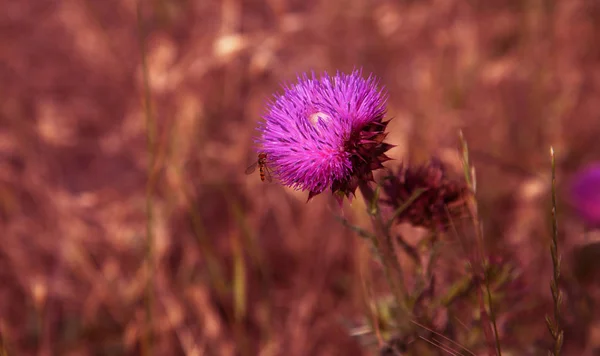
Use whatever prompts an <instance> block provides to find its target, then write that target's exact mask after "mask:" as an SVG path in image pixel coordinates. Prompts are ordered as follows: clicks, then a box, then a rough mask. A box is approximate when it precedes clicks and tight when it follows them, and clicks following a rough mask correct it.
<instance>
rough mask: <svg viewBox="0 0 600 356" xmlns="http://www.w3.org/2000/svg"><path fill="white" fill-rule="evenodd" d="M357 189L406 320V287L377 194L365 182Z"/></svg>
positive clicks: (375, 242)
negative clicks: (363, 200)
mask: <svg viewBox="0 0 600 356" xmlns="http://www.w3.org/2000/svg"><path fill="white" fill-rule="evenodd" d="M359 189H360V191H361V193H362V195H363V198H364V199H365V203H366V204H367V206H368V207H369V212H370V213H369V216H370V217H371V222H372V224H373V228H374V229H375V236H374V237H373V238H372V242H373V245H374V247H375V251H376V253H377V254H378V257H379V258H380V260H381V262H382V264H383V269H384V273H385V276H386V279H387V282H388V284H389V286H390V289H391V291H392V294H393V295H394V298H395V299H396V303H397V305H398V307H399V309H400V310H399V311H400V313H401V314H402V315H400V317H401V318H402V319H404V320H408V319H407V318H405V317H407V316H408V310H407V305H406V299H405V297H406V287H405V285H404V275H403V273H402V266H401V265H400V262H399V261H398V258H397V257H396V253H395V251H396V249H395V246H394V242H393V240H392V235H391V234H390V231H389V229H387V228H386V226H385V224H384V222H383V220H382V219H381V216H380V212H379V209H377V206H376V204H377V194H376V192H375V191H374V190H373V188H372V187H371V186H370V185H369V183H367V182H361V183H359ZM402 324H403V323H402V322H401V323H400V325H402ZM401 328H402V326H401Z"/></svg>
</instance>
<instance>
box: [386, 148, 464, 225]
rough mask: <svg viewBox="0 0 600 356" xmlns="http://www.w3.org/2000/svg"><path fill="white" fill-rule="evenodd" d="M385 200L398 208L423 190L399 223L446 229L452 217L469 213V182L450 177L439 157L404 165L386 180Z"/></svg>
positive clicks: (407, 208)
mask: <svg viewBox="0 0 600 356" xmlns="http://www.w3.org/2000/svg"><path fill="white" fill-rule="evenodd" d="M382 188H383V191H384V193H385V194H384V197H382V203H384V204H386V205H388V206H389V207H391V208H393V209H394V210H396V209H399V208H400V207H402V206H403V205H404V203H405V202H406V201H408V200H409V199H411V197H413V195H414V194H415V193H416V192H417V191H419V190H421V191H422V193H421V194H420V195H418V196H417V198H416V199H415V200H414V201H413V202H412V203H411V204H410V205H409V206H408V207H406V209H404V210H403V211H402V212H400V214H398V216H397V222H398V223H410V224H411V225H413V226H419V227H424V228H427V229H431V230H438V231H445V230H446V229H447V228H448V227H449V226H451V225H450V223H451V221H452V220H453V219H456V218H463V217H464V216H465V215H466V211H467V210H466V204H465V196H466V194H468V192H469V189H468V187H467V186H466V184H465V183H463V182H461V181H458V180H453V179H450V178H449V177H448V176H447V173H446V169H445V168H444V166H443V164H442V163H441V161H440V160H439V159H437V158H433V159H431V160H430V161H429V162H427V163H425V164H423V165H420V166H410V165H402V166H400V168H399V169H398V171H397V172H396V173H393V174H391V175H389V176H388V177H386V180H385V181H384V183H383V186H382Z"/></svg>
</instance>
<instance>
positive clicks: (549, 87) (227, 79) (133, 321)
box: [0, 0, 600, 356]
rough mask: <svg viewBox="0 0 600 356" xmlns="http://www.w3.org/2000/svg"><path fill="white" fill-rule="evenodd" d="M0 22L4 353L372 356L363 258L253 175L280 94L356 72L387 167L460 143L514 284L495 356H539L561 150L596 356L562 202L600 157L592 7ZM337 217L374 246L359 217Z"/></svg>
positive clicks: (574, 285) (141, 11)
mask: <svg viewBox="0 0 600 356" xmlns="http://www.w3.org/2000/svg"><path fill="white" fill-rule="evenodd" d="M0 6H1V8H2V11H1V12H0V29H1V30H0V36H1V38H2V40H1V41H0V46H1V50H0V83H1V85H0V228H1V229H0V346H1V347H0V354H1V353H2V352H5V355H11V356H12V355H137V354H147V355H150V354H156V355H368V354H376V353H374V352H375V351H373V350H376V348H368V347H363V346H361V341H360V340H359V339H357V338H355V337H352V336H350V335H349V332H348V330H347V328H346V327H345V321H357V320H360V319H361V316H362V315H364V310H365V297H364V295H363V294H364V293H363V292H362V287H361V282H360V281H361V277H360V274H361V267H360V266H361V265H362V264H363V262H362V261H364V260H365V256H366V254H367V253H368V248H367V247H366V245H365V244H364V243H363V241H362V240H360V239H359V238H358V237H357V236H356V235H355V234H353V233H352V232H351V231H350V230H348V229H347V228H344V227H343V226H342V224H340V223H339V221H337V220H336V218H335V215H336V212H335V210H334V209H333V207H334V206H335V205H334V204H332V202H331V197H330V196H329V195H328V194H322V195H320V196H318V197H316V198H314V199H313V200H311V202H310V203H308V204H307V203H306V194H305V193H301V192H294V191H291V190H289V189H286V188H284V187H281V186H279V185H277V184H276V183H272V184H268V183H263V182H261V180H260V178H259V175H258V173H257V172H255V174H253V175H249V176H248V175H245V174H244V171H245V169H246V167H248V166H249V165H250V164H252V163H253V162H255V161H256V159H257V153H256V148H255V147H254V144H253V138H254V137H255V136H256V134H257V132H256V129H255V127H256V125H257V122H258V120H259V119H260V116H261V114H262V113H263V112H264V110H265V103H266V102H267V101H268V100H269V99H271V98H272V96H273V94H274V93H277V92H279V90H280V84H281V83H288V82H292V81H294V80H295V78H296V76H297V75H299V74H302V73H304V72H309V71H312V70H314V71H315V72H317V73H321V72H323V71H328V72H329V73H334V72H335V71H337V70H340V71H345V72H349V71H351V70H352V69H354V68H363V71H364V73H365V75H367V74H369V73H373V74H374V75H375V76H377V77H379V78H381V84H382V85H383V86H385V88H386V89H387V91H388V93H389V97H390V99H389V108H388V117H389V118H393V121H392V123H391V124H390V125H389V126H388V127H389V131H390V135H389V136H388V142H390V143H392V144H395V145H397V147H395V148H394V149H393V150H392V151H390V156H392V157H393V158H394V159H395V161H391V162H388V164H387V165H388V167H396V166H398V165H399V164H400V162H403V161H410V162H422V161H424V160H426V159H428V158H429V157H430V156H432V155H436V156H439V157H441V158H442V159H443V160H444V161H445V162H447V163H448V164H450V165H457V162H458V154H457V149H456V147H457V137H458V130H459V129H461V130H463V132H464V135H465V137H466V139H467V141H468V143H469V147H470V149H471V156H472V160H473V162H474V165H475V167H476V170H477V189H478V201H479V209H480V214H481V219H482V221H483V226H484V234H485V237H486V241H487V248H488V251H489V253H490V254H491V255H494V256H500V257H499V258H501V259H502V260H506V261H511V264H512V266H513V269H512V271H513V272H512V277H511V278H512V281H513V282H512V284H510V285H508V286H507V287H506V290H505V291H504V292H502V294H501V295H500V296H498V298H500V299H498V300H499V302H498V315H499V318H498V325H499V333H500V336H501V338H502V343H503V345H504V348H505V354H506V355H508V354H511V355H545V354H546V351H545V350H546V349H547V348H548V347H549V345H551V342H552V340H551V338H550V335H549V334H548V331H547V329H546V326H545V325H544V324H545V322H544V315H545V314H546V313H549V314H551V313H552V304H551V301H552V299H551V294H550V290H549V281H550V278H551V273H552V272H551V271H552V269H551V259H550V253H549V248H548V246H549V241H550V236H551V235H550V234H551V223H550V205H549V199H550V158H549V148H550V146H551V145H552V146H554V148H555V151H556V154H557V175H558V187H559V192H558V193H559V227H560V241H561V252H562V254H563V278H564V284H565V286H564V288H565V302H564V303H563V307H564V320H563V326H564V328H565V346H564V353H563V354H566V355H599V354H600V353H598V352H599V351H598V350H600V349H599V348H600V312H599V310H598V307H599V306H598V302H599V301H600V299H598V298H599V296H600V293H599V289H600V288H598V287H599V286H598V281H599V280H600V276H599V274H598V272H597V271H598V267H597V262H596V261H597V260H598V257H599V254H600V253H599V251H598V248H595V251H594V250H593V249H592V248H591V247H590V246H592V247H593V246H597V245H592V243H593V242H594V241H599V240H598V239H596V240H594V234H593V233H589V232H588V233H585V231H584V225H583V223H582V222H581V221H580V220H579V219H578V218H577V216H576V215H575V214H574V213H573V212H572V211H571V209H570V207H569V204H568V196H567V195H566V193H567V184H568V182H569V179H570V178H571V176H572V175H573V173H574V172H576V170H578V169H579V168H581V167H583V166H584V165H586V164H588V163H590V162H592V161H594V160H598V159H600V140H598V137H599V135H600V125H599V123H600V101H599V100H598V98H600V2H598V1H595V0H570V1H554V0H527V1H516V0H486V1H482V0H469V1H459V0H404V1H400V0H398V1H386V0H372V1H369V0H349V1H341V2H338V1H326V0H302V1H299V0H290V1H286V0H268V1H257V0H223V1H211V0H202V1H194V0H146V1H140V6H139V8H138V4H137V3H136V1H133V0H121V1H115V0H105V1H92V0H62V1H51V0H36V1H10V0H2V1H0ZM145 66H146V69H145ZM144 73H147V75H146V76H145V75H144ZM144 78H146V79H147V84H144V83H145V81H144ZM146 96H147V97H149V98H150V100H149V101H147V100H145V98H146ZM146 104H149V107H146V106H145V105H146ZM148 128H150V129H148ZM345 210H346V217H347V218H349V219H351V220H352V221H353V223H356V224H359V225H364V226H366V227H368V218H367V217H366V216H365V213H364V210H365V209H364V204H362V202H361V201H360V199H357V200H356V201H354V202H353V204H352V205H349V204H346V206H345ZM450 246H451V247H452V245H450ZM449 251H451V252H452V251H454V250H452V249H449ZM456 251H457V252H456V253H460V251H458V250H456ZM582 251H584V252H585V253H583V254H582ZM578 253H579V254H578ZM574 256H587V257H585V258H583V257H577V258H575V257H574ZM594 263H596V266H594ZM444 268H450V269H452V268H454V269H456V271H454V272H455V274H457V275H460V273H463V274H464V270H463V269H461V268H459V267H457V266H454V267H452V266H446V267H444ZM461 271H463V272H461ZM446 272H448V271H446V270H444V273H446ZM149 276H151V277H152V278H148V277H149ZM380 279H381V278H380V277H376V276H375V277H372V281H373V283H374V284H375V285H377V284H378V283H379V284H382V283H381V280H380ZM502 298H505V299H502ZM148 315H150V318H149V319H148ZM447 324H448V325H453V326H454V327H455V328H457V329H460V330H462V331H461V333H462V334H465V333H466V332H465V330H466V331H469V330H470V329H471V328H473V329H474V328H475V327H474V326H472V325H463V324H461V321H460V320H457V319H453V318H449V320H448V321H447ZM148 325H151V326H152V327H151V328H148ZM445 330H449V329H448V328H446V329H445ZM448 333H449V332H448ZM448 333H445V334H446V335H447V334H448ZM450 334H451V333H450ZM149 335H150V336H149ZM448 336H449V337H451V338H457V337H458V336H456V335H452V334H451V335H448ZM469 340H470V339H468V338H463V339H461V340H460V342H461V343H463V344H468V345H470V348H471V349H472V350H473V352H475V353H477V354H479V353H478V352H477V351H476V350H478V348H477V345H478V344H477V342H475V341H473V342H471V341H469ZM594 350H596V351H594ZM439 354H444V353H443V352H442V351H441V350H440V353H439Z"/></svg>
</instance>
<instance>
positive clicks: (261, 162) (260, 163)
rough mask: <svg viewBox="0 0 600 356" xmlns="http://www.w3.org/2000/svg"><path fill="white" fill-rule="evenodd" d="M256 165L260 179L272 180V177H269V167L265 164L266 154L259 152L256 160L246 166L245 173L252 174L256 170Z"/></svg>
mask: <svg viewBox="0 0 600 356" xmlns="http://www.w3.org/2000/svg"><path fill="white" fill-rule="evenodd" d="M256 167H259V170H258V171H259V172H260V180H261V181H263V182H264V181H267V182H272V181H273V178H272V177H271V169H269V167H268V166H267V154H266V153H264V152H261V153H259V154H258V160H257V161H256V162H254V163H252V164H251V165H250V166H249V167H248V168H246V174H252V173H254V171H255V170H256Z"/></svg>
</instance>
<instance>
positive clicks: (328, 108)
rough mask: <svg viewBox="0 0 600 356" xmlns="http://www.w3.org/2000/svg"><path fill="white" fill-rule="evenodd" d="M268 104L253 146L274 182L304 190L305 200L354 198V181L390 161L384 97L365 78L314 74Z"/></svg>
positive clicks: (370, 175) (369, 176) (368, 178)
mask: <svg viewBox="0 0 600 356" xmlns="http://www.w3.org/2000/svg"><path fill="white" fill-rule="evenodd" d="M284 89H285V90H284V93H283V94H282V95H280V96H277V97H276V98H275V100H274V101H273V102H271V103H269V106H268V111H267V113H266V114H265V115H264V117H263V118H264V122H262V123H261V125H260V127H259V130H260V132H261V136H260V138H259V139H258V140H257V143H258V144H259V145H260V146H262V147H261V150H262V152H264V153H266V155H267V158H268V164H269V166H270V168H271V169H272V170H273V173H274V175H275V176H276V178H278V179H279V181H280V182H281V183H282V184H284V185H286V186H289V187H291V188H294V189H297V190H302V191H306V190H308V191H309V195H308V199H309V200H310V198H312V197H313V196H315V195H317V194H320V193H322V192H323V191H324V190H326V189H330V190H331V191H332V193H333V194H334V196H335V197H336V198H337V199H338V201H340V202H341V201H342V199H343V197H344V196H346V197H348V198H351V195H354V192H355V191H356V188H357V187H358V183H359V182H360V181H361V180H362V181H372V180H373V173H372V171H373V170H376V169H379V168H382V167H383V165H382V163H383V162H385V161H387V160H389V158H388V157H387V156H386V155H385V152H386V151H387V150H389V149H390V148H392V147H393V146H392V145H390V144H387V143H384V142H383V140H384V139H385V137H386V135H387V134H386V133H385V129H386V126H387V124H388V122H389V121H383V118H384V115H385V112H386V110H385V104H386V100H387V97H386V95H385V94H384V93H383V92H382V91H381V90H379V89H378V88H377V82H376V80H375V79H374V78H373V77H372V76H370V77H368V78H367V79H364V78H362V76H361V71H354V72H352V73H351V74H349V75H348V74H342V73H337V74H336V76H334V77H330V76H329V75H327V73H325V74H324V75H322V76H321V77H320V78H317V77H316V76H315V74H314V73H313V74H312V76H311V77H310V78H309V77H308V76H307V75H304V76H302V77H299V78H298V83H297V84H294V85H291V86H288V87H285V88H284Z"/></svg>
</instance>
